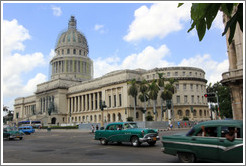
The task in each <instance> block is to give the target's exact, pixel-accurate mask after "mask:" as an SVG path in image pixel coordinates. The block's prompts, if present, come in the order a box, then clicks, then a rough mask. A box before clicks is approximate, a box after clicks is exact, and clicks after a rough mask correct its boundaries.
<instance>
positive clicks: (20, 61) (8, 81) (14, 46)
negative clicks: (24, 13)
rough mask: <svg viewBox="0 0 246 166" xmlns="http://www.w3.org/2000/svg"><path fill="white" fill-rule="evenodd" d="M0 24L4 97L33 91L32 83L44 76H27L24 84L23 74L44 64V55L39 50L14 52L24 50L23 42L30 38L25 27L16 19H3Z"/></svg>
mask: <svg viewBox="0 0 246 166" xmlns="http://www.w3.org/2000/svg"><path fill="white" fill-rule="evenodd" d="M2 26H3V57H2V60H3V61H2V74H3V85H2V90H3V95H4V98H11V97H18V96H25V95H30V94H32V93H33V92H34V91H33V89H34V88H33V84H34V83H41V82H43V81H44V80H46V78H44V76H42V74H37V75H36V76H35V78H28V79H30V80H29V81H27V84H26V85H25V81H24V78H23V77H24V76H23V75H24V74H26V73H30V72H31V71H33V69H35V68H36V67H40V66H43V65H46V63H45V60H44V55H43V54H42V53H40V52H36V53H32V54H25V55H22V54H20V53H14V51H15V50H22V51H24V49H25V45H24V44H23V42H24V41H25V40H27V39H31V36H30V35H29V32H28V30H27V29H25V28H24V27H23V26H22V25H19V24H18V22H17V20H12V21H7V20H4V21H3V25H2ZM34 75H35V74H34ZM28 86H31V87H28ZM31 91H32V92H31Z"/></svg>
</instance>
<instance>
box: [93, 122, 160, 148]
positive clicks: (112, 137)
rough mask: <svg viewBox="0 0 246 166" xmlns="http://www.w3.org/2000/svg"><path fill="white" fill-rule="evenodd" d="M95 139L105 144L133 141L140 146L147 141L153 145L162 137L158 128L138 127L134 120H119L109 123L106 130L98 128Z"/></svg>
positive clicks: (133, 143) (134, 144)
mask: <svg viewBox="0 0 246 166" xmlns="http://www.w3.org/2000/svg"><path fill="white" fill-rule="evenodd" d="M95 140H100V143H101V144H103V145H106V144H107V143H108V142H117V143H122V142H131V143H132V145H133V146H140V145H141V143H143V142H147V143H148V144H149V145H151V146H153V145H155V143H156V141H157V140H160V137H159V136H158V130H157V129H148V128H138V126H137V123H133V122H117V123H110V124H108V125H107V127H106V128H105V130H97V131H96V132H95Z"/></svg>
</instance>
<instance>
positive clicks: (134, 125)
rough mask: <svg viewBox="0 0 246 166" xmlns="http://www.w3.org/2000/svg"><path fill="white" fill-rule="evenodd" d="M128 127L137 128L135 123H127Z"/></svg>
mask: <svg viewBox="0 0 246 166" xmlns="http://www.w3.org/2000/svg"><path fill="white" fill-rule="evenodd" d="M129 126H130V128H132V129H133V128H138V125H137V124H136V123H129Z"/></svg>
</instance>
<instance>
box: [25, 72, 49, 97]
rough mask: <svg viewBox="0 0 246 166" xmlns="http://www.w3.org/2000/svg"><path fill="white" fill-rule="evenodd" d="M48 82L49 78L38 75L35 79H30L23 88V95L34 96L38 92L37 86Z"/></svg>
mask: <svg viewBox="0 0 246 166" xmlns="http://www.w3.org/2000/svg"><path fill="white" fill-rule="evenodd" d="M45 81H47V76H46V75H44V74H42V73H38V74H37V75H36V76H35V77H34V78H32V79H30V80H29V81H28V82H27V84H26V85H25V86H24V87H23V93H26V94H32V93H33V92H35V91H36V90H37V84H40V83H43V82H45Z"/></svg>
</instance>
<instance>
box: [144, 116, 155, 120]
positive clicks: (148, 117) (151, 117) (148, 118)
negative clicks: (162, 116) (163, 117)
mask: <svg viewBox="0 0 246 166" xmlns="http://www.w3.org/2000/svg"><path fill="white" fill-rule="evenodd" d="M145 119H146V121H153V116H151V115H148V116H146V117H145Z"/></svg>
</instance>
